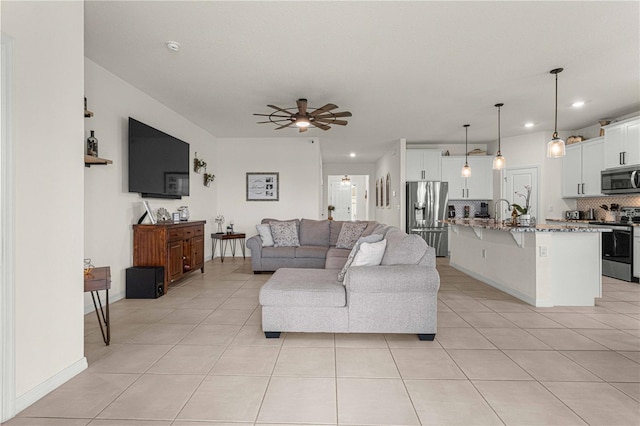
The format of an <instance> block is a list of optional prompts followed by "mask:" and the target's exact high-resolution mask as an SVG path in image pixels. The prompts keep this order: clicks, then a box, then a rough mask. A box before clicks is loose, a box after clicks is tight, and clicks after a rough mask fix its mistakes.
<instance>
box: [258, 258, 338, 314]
mask: <svg viewBox="0 0 640 426" xmlns="http://www.w3.org/2000/svg"><path fill="white" fill-rule="evenodd" d="M259 299H260V305H262V306H295V307H317V306H323V307H342V306H345V305H346V303H347V298H346V292H345V288H344V286H343V285H342V283H340V282H338V281H336V273H335V271H332V270H326V269H297V268H281V269H278V270H277V271H276V272H274V274H273V275H272V276H271V278H269V281H267V282H266V283H265V284H264V285H263V286H262V288H261V289H260V297H259Z"/></svg>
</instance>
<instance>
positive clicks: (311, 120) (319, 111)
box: [253, 99, 351, 132]
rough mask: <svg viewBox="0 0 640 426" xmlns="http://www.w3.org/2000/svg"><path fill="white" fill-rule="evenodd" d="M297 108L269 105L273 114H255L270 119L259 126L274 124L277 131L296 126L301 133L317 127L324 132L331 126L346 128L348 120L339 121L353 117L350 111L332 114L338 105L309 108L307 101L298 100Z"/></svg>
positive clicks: (260, 122) (259, 122) (261, 122)
mask: <svg viewBox="0 0 640 426" xmlns="http://www.w3.org/2000/svg"><path fill="white" fill-rule="evenodd" d="M296 105H297V111H296V108H294V107H291V108H280V107H277V106H275V105H267V106H268V107H269V108H273V109H275V111H273V112H272V113H271V114H253V115H258V116H262V117H269V121H258V124H264V123H273V124H275V125H277V126H278V127H276V130H279V129H284V128H285V127H289V126H292V125H295V126H296V127H298V129H299V131H300V132H306V131H307V129H308V128H313V127H317V128H319V129H322V130H329V129H330V128H331V125H333V124H337V125H340V126H346V125H347V124H348V122H347V121H346V120H338V118H341V117H351V113H350V112H349V111H342V112H332V111H333V110H334V109H337V108H338V105H334V104H326V105H325V106H323V107H320V108H309V107H308V106H307V100H306V99H298V100H297V101H296Z"/></svg>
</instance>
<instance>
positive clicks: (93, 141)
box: [87, 130, 98, 157]
mask: <svg viewBox="0 0 640 426" xmlns="http://www.w3.org/2000/svg"><path fill="white" fill-rule="evenodd" d="M87 155H93V156H94V157H97V156H98V139H97V138H96V137H95V136H94V130H91V136H89V137H88V138H87Z"/></svg>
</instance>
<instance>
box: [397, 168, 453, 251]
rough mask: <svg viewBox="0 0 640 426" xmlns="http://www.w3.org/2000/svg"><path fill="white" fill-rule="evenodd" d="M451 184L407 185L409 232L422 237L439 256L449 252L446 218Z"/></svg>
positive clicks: (430, 182) (424, 183)
mask: <svg viewBox="0 0 640 426" xmlns="http://www.w3.org/2000/svg"><path fill="white" fill-rule="evenodd" d="M448 188H449V184H448V183H447V182H438V181H428V182H407V233H409V234H417V235H420V236H421V237H422V238H423V239H424V240H425V241H426V242H427V244H429V245H430V246H431V247H433V248H435V249H436V256H447V255H448V252H449V239H448V234H447V233H448V231H449V228H448V226H447V224H446V223H442V222H441V221H443V220H445V219H446V214H447V202H448V200H449V194H448Z"/></svg>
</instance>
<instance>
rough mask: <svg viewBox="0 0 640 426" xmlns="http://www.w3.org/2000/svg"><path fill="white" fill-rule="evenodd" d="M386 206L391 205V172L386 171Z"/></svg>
mask: <svg viewBox="0 0 640 426" xmlns="http://www.w3.org/2000/svg"><path fill="white" fill-rule="evenodd" d="M385 191H386V196H387V197H386V201H387V207H391V174H390V173H387V182H386V184H385Z"/></svg>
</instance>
